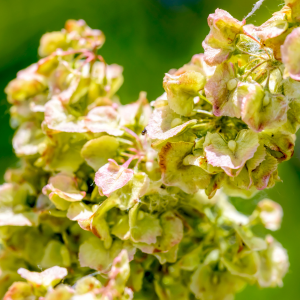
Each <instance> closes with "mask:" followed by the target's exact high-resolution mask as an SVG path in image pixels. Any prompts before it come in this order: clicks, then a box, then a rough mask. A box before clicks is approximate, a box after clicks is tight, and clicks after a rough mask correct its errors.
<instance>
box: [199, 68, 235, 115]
mask: <svg viewBox="0 0 300 300" xmlns="http://www.w3.org/2000/svg"><path fill="white" fill-rule="evenodd" d="M235 74H236V71H235V67H234V65H233V64H232V63H223V64H221V65H219V66H218V67H217V68H216V70H215V72H214V74H213V75H212V76H211V77H210V79H209V80H208V82H207V83H206V85H205V88H204V89H205V94H206V97H207V99H208V100H210V101H211V103H212V105H213V113H214V115H216V116H229V117H236V118H239V117H240V107H239V103H238V100H237V95H236V88H234V89H232V90H229V89H228V82H229V81H233V80H236V79H235V77H236V75H235ZM233 82H234V81H233ZM236 85H238V82H237V80H236Z"/></svg>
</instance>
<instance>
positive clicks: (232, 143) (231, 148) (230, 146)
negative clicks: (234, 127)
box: [228, 140, 236, 152]
mask: <svg viewBox="0 0 300 300" xmlns="http://www.w3.org/2000/svg"><path fill="white" fill-rule="evenodd" d="M228 148H229V149H230V150H231V151H232V152H234V151H235V148H236V142H235V141H234V140H230V141H229V142H228Z"/></svg>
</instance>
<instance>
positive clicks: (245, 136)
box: [0, 10, 295, 300]
mask: <svg viewBox="0 0 300 300" xmlns="http://www.w3.org/2000/svg"><path fill="white" fill-rule="evenodd" d="M220 15H221V17H220ZM214 18H215V19H216V20H214ZM209 20H212V23H210V25H211V26H212V32H211V34H210V35H209V36H208V38H207V39H206V40H205V43H206V45H208V46H207V48H206V53H205V54H204V55H196V56H194V58H193V61H192V63H191V64H188V65H185V66H184V67H183V68H181V69H179V70H178V71H175V72H173V74H172V75H167V76H166V78H165V80H164V87H165V89H166V95H163V96H162V97H160V98H159V99H158V100H156V101H155V102H154V107H155V109H154V111H153V112H152V109H151V107H150V105H149V104H148V102H147V99H146V94H145V93H143V92H142V93H140V97H139V99H138V100H137V101H136V102H133V103H131V104H127V105H121V104H120V101H119V99H118V97H117V96H116V94H115V93H116V92H117V90H118V88H119V87H120V85H121V83H122V81H123V79H122V68H121V67H120V66H117V65H108V64H106V62H105V61H104V59H103V57H102V56H101V55H99V54H98V49H99V48H100V46H101V45H102V44H103V42H104V36H103V34H102V33H101V32H100V31H98V30H92V29H90V28H89V27H88V26H87V25H86V24H85V23H84V22H83V21H68V22H67V23H66V26H65V29H64V30H62V31H61V32H54V33H48V34H46V35H45V36H43V37H42V39H41V45H40V48H39V54H40V55H41V56H45V57H44V58H42V59H41V60H40V61H39V62H38V63H36V64H34V65H32V66H30V67H29V68H27V69H25V70H23V71H20V72H19V73H18V75H17V78H16V79H14V80H13V81H12V82H11V83H9V85H8V86H7V88H6V93H7V95H8V100H9V102H10V103H11V104H12V107H11V123H12V126H14V127H16V128H17V131H16V133H15V136H14V139H13V146H14V149H15V153H16V154H17V156H18V157H20V167H19V168H18V169H10V170H8V171H7V172H6V174H5V180H6V183H5V184H4V185H2V186H0V245H1V249H0V294H1V295H2V294H4V293H5V292H6V290H7V289H8V287H9V285H10V284H11V283H13V282H14V284H13V285H12V286H11V287H10V288H9V290H8V291H7V292H6V294H5V296H4V299H5V300H11V299H16V298H17V297H19V295H25V296H24V297H25V299H45V300H51V299H57V300H65V299H66V300H69V299H70V300H76V299H102V300H107V299H112V300H125V299H132V298H133V297H134V299H144V300H152V299H160V300H171V299H176V298H178V299H179V298H180V299H183V300H188V299H191V297H192V298H193V297H196V298H197V299H201V300H222V299H232V298H233V297H234V295H235V293H237V292H238V291H240V290H242V289H243V287H244V286H245V285H246V284H247V283H250V284H257V285H259V286H260V287H273V286H278V285H279V286H280V285H282V278H283V276H284V275H285V274H286V272H287V269H288V265H289V264H288V257H287V253H286V251H285V249H284V248H283V247H282V246H281V244H280V243H278V242H277V241H276V240H275V239H274V238H273V237H272V236H271V235H269V234H268V235H266V236H256V235H255V234H254V233H253V230H252V227H253V226H256V227H261V228H264V229H268V230H273V231H274V230H277V229H279V227H280V224H281V218H282V209H281V207H280V206H279V205H278V204H276V203H274V202H273V201H271V200H268V199H265V200H262V201H261V202H259V203H258V205H257V207H256V209H255V210H254V212H253V213H252V214H251V215H250V216H246V215H243V214H241V213H239V212H238V211H237V210H236V209H235V207H234V206H233V205H232V204H231V203H230V202H229V200H228V198H227V196H226V195H225V194H224V193H223V192H222V191H217V189H218V188H220V187H223V188H224V190H225V191H230V192H232V191H233V192H235V193H236V194H243V195H250V194H252V192H253V189H254V188H255V189H262V188H265V187H267V186H268V187H270V186H271V185H272V184H273V183H274V182H275V181H276V180H278V175H277V164H278V162H279V161H282V160H285V159H288V158H289V157H290V156H291V154H292V149H291V146H290V144H289V146H288V148H286V144H285V142H286V141H290V140H291V141H290V143H291V144H292V145H293V141H294V139H293V137H292V136H291V133H287V132H288V131H287V129H286V130H285V129H283V128H288V127H287V125H286V122H284V121H282V123H281V121H279V119H282V120H284V116H283V115H284V114H283V113H282V107H283V106H284V105H281V104H278V103H279V102H280V101H281V100H282V101H286V100H285V99H287V96H285V95H283V94H281V96H279V95H277V94H276V97H275V96H274V95H275V94H274V91H273V90H274V87H272V88H271V86H272V84H273V85H274V83H273V81H274V79H273V77H274V76H273V75H274V74H273V72H275V71H277V69H278V70H279V73H280V64H281V63H279V62H278V61H277V62H276V67H274V70H273V69H272V68H271V67H270V65H269V64H271V62H272V64H273V63H274V61H275V59H274V60H271V59H268V58H266V56H265V55H267V54H268V55H269V56H271V55H272V53H271V50H270V49H271V48H268V49H267V48H265V47H263V48H262V49H260V48H261V47H262V46H261V44H257V45H256V44H255V43H258V42H257V41H255V42H254V45H256V46H255V47H256V48H259V50H257V53H258V54H257V53H256V52H255V55H256V56H258V58H259V59H260V60H261V61H259V64H260V65H259V66H257V65H255V67H256V68H255V69H254V70H253V71H251V72H249V70H248V69H249V68H250V67H249V66H251V69H253V68H254V66H253V65H252V63H254V64H255V61H256V60H254V61H253V62H250V61H249V62H248V61H247V59H248V58H251V59H252V56H251V55H252V54H248V53H240V52H239V51H241V50H239V48H238V46H237V45H240V44H242V42H240V43H238V42H237V40H239V41H240V39H242V38H244V39H246V41H247V43H248V42H249V41H251V42H252V40H251V38H249V41H248V35H250V34H248V35H247V34H242V32H243V26H244V24H242V23H239V22H238V21H236V20H235V19H233V18H232V17H231V16H230V15H228V14H227V13H225V12H223V11H220V10H218V11H217V12H216V14H214V15H212V16H210V17H209ZM224 20H225V21H224ZM218 22H219V23H220V24H221V25H220V24H219V23H218ZM232 24H233V25H232ZM236 24H239V26H240V29H239V30H237V29H234V28H235V27H236V26H237V25H236ZM213 26H215V27H216V26H219V27H220V29H221V30H219V29H218V30H217V31H216V28H219V27H216V28H215V27H213ZM244 27H245V26H244ZM251 28H252V27H251ZM249 30H250V29H249ZM214 31H216V32H217V34H220V33H222V36H223V35H224V37H223V40H224V39H226V38H227V36H226V35H225V33H226V34H228V35H229V36H230V39H231V40H232V41H231V43H230V44H228V43H227V44H228V45H227V46H226V47H225V46H224V45H223V44H220V47H219V46H218V45H219V44H218V43H221V42H222V38H221V37H219V36H217V37H216V36H215V35H214V34H216V33H214ZM252 31H254V29H253V28H252ZM232 32H234V38H233V37H232V34H233V33H232ZM211 39H216V41H215V42H214V43H215V44H214V43H213V42H212V40H211ZM247 43H245V44H246V46H247V45H248V44H247ZM212 45H213V46H214V48H213V47H212ZM251 45H252V44H251ZM209 47H210V50H209V49H208V48H209ZM218 47H219V48H218ZM222 47H223V48H224V49H223V48H222ZM251 47H252V46H251ZM256 48H255V49H256ZM207 49H208V50H207ZM249 51H254V50H253V49H252V48H251V49H250V50H249ZM249 53H250V52H249ZM246 61H247V63H246ZM209 64H210V65H209ZM213 64H218V66H211V65H213ZM277 64H278V66H279V67H277ZM272 66H273V65H272ZM264 68H266V70H265V72H267V73H268V74H269V73H270V74H269V75H267V77H264V79H261V80H262V81H259V82H256V83H254V79H253V78H254V77H255V76H258V75H259V76H265V75H260V73H261V72H263V70H264ZM242 69H243V70H244V71H242ZM226 70H227V71H226ZM287 72H288V71H285V73H287ZM227 73H228V74H230V76H231V75H232V74H236V75H235V76H236V77H230V76H229V75H228V74H227ZM242 73H243V74H242ZM248 73H249V74H248ZM254 73H255V74H256V75H255V74H254ZM224 74H227V75H228V76H229V77H228V76H227V75H226V76H227V77H226V76H225V75H224ZM245 74H247V75H245ZM276 74H277V73H276ZM280 74H281V73H280ZM254 75H255V76H254ZM243 76H244V78H245V81H242V78H243ZM278 76H279V75H278ZM217 78H219V79H217ZM227 79H228V80H227ZM257 80H258V79H257ZM289 80H291V79H289ZM264 82H268V83H267V84H266V83H264ZM290 82H292V81H290ZM294 85H295V83H294V82H292V83H291V85H290V88H291V89H292V86H294ZM224 86H225V87H224ZM252 86H254V87H255V88H256V87H257V89H255V91H252ZM262 86H270V88H269V91H268V94H267V92H265V91H264V90H263V91H262V92H261V93H264V95H265V94H266V95H269V103H267V100H266V99H267V98H264V100H262V101H263V102H264V103H265V104H266V105H265V106H268V105H271V104H272V103H273V102H274V103H276V105H275V106H276V108H278V107H280V109H279V111H278V110H277V112H276V113H277V115H280V117H278V118H277V117H276V118H275V117H274V118H273V115H272V113H273V110H274V108H272V109H271V110H268V112H269V113H270V114H269V115H267V114H266V113H265V112H264V113H261V115H257V114H256V111H255V116H258V119H259V123H260V124H264V125H259V128H260V129H255V126H256V125H255V124H257V122H256V121H254V120H253V118H251V117H249V116H248V115H243V116H241V115H242V112H241V107H240V106H238V105H237V103H238V102H237V101H238V100H237V99H238V98H239V97H240V94H241V91H244V92H243V93H244V94H243V95H244V97H245V98H247V97H248V96H249V95H248V94H249V93H248V90H249V91H251V92H253V93H250V98H251V97H252V98H251V99H252V100H251V101H252V102H253V101H254V100H253V99H254V98H255V99H257V95H256V93H257V91H256V90H259V88H258V87H260V88H262ZM224 89H225V90H224ZM272 89H273V90H272ZM209 91H210V92H211V93H210V92H209ZM233 94H234V95H235V96H233ZM214 95H215V96H214ZM216 95H221V96H222V97H223V98H222V97H221V96H220V97H219V96H218V97H217V96H216ZM253 97H254V98H253ZM264 97H265V96H264ZM274 97H275V98H276V99H277V100H274V99H275V98H274ZM222 99H223V100H222ZM247 99H248V98H247ZM217 101H223V102H224V103H225V104H224V103H223V102H222V105H221V104H217ZM239 101H240V100H239ZM243 101H244V102H243V103H246V100H245V99H244V100H243ZM247 101H248V100H247ZM249 101H250V100H249ZM255 101H256V100H255ZM259 101H260V100H259ZM289 101H290V100H289ZM220 103H221V102H220ZM280 103H281V102H280ZM291 103H293V102H292V101H291ZM235 104H236V106H234V105H235ZM245 105H246V104H245ZM245 105H244V106H245ZM247 105H248V104H247ZM272 105H273V104H272ZM265 106H264V107H265ZM248 107H251V109H252V107H253V108H254V106H253V105H250V106H249V105H248ZM272 107H273V106H272ZM287 107H288V104H286V107H285V116H286V113H287ZM291 109H292V106H291ZM291 109H289V110H288V113H287V115H289V112H290V110H291ZM238 113H239V114H240V115H238ZM262 115H264V116H266V121H264V122H262V121H261V120H262ZM277 115H276V116H277ZM271 117H272V118H273V119H272V120H273V121H274V122H273V121H272V122H269V118H271ZM247 118H248V119H247ZM275 119H276V120H275ZM253 122H254V123H253ZM268 122H269V123H268ZM273 123H276V124H277V125H278V126H277V125H276V126H277V127H276V126H275V127H276V132H275V131H274V130H273V127H272V126H273V125H272V124H273ZM147 124H148V125H147ZM249 124H251V125H249ZM253 124H254V125H253ZM270 124H271V125H270ZM252 125H253V126H252ZM146 126H147V127H146ZM261 126H265V127H268V126H271V129H265V127H261ZM145 127H146V129H145V130H144V128H145ZM268 128H270V127H268ZM289 128H290V127H289ZM269 130H271V131H269ZM274 136H275V137H274ZM279 137H280V138H279ZM283 137H284V138H283ZM267 141H268V142H267ZM151 143H152V144H151ZM280 145H281V146H280ZM279 146H280V147H279ZM276 147H277V148H276ZM157 150H158V151H159V154H158V155H157ZM270 170H271V171H270ZM247 180H248V181H247ZM247 182H248V184H249V186H247V187H246V183H247ZM204 190H205V192H206V194H205V192H204ZM207 195H208V196H207ZM24 245H26V246H25V247H24ZM33 249H34V251H33ZM20 267H21V269H19V268H20ZM39 268H41V269H47V270H45V271H43V272H42V273H38V272H37V271H39ZM18 269H19V270H18ZM95 271H96V272H95ZM90 274H92V275H90ZM87 275H89V276H87ZM81 277H82V279H80V278H81ZM22 278H23V279H26V280H27V282H23V281H20V280H22ZM63 278H64V284H60V285H57V284H58V283H59V282H60V281H61V280H62V279H63ZM133 295H134V296H133Z"/></svg>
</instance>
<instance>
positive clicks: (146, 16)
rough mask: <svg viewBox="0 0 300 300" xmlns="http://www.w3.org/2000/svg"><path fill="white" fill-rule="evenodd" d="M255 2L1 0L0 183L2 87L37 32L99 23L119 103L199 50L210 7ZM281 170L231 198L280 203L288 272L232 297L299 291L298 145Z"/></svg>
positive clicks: (9, 156)
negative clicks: (115, 71)
mask: <svg viewBox="0 0 300 300" xmlns="http://www.w3.org/2000/svg"><path fill="white" fill-rule="evenodd" d="M282 2H283V1H280V0H266V1H265V2H264V3H263V5H262V7H261V8H260V9H259V10H258V11H257V12H256V13H255V14H254V15H253V16H252V17H251V18H249V20H248V21H247V22H248V23H254V24H257V25H259V24H261V23H262V22H264V21H265V20H267V19H268V18H269V17H270V16H271V14H272V13H273V12H274V11H276V10H278V9H279V8H280V7H281V5H282ZM254 3H255V0H247V1H241V0H227V1H225V0H127V1H126V0H125V1H124V0H72V1H70V0H48V1H39V0H26V1H24V0H0V45H1V47H0V57H1V59H0V78H1V80H0V134H1V138H0V183H1V182H3V173H4V171H5V169H6V168H7V167H8V166H10V165H13V164H16V162H17V159H16V158H15V157H14V155H13V151H12V147H11V139H12V135H13V131H12V129H11V128H10V127H9V106H8V104H7V102H6V99H5V94H4V92H3V89H4V87H5V86H6V85H7V83H8V82H9V81H10V80H11V79H13V78H14V77H15V74H16V72H17V71H18V70H20V69H22V68H25V67H26V66H28V65H29V64H31V63H34V62H35V61H36V60H37V48H38V44H39V39H40V37H41V35H42V34H43V33H45V32H47V31H54V30H60V29H61V28H62V27H63V25H64V22H65V21H66V20H67V19H70V18H73V19H84V20H85V21H86V22H87V24H88V25H89V26H90V27H92V28H98V29H101V30H103V32H104V33H105V35H106V38H107V40H106V43H105V45H104V47H103V48H102V49H101V50H100V53H101V54H102V55H103V56H104V58H105V59H106V61H107V62H108V63H118V64H120V65H122V66H124V76H125V82H124V85H123V87H122V88H121V90H120V92H119V95H120V96H121V100H122V102H123V103H128V102H131V101H133V100H135V99H137V97H138V94H139V91H140V90H144V91H147V93H148V99H149V100H153V99H155V98H156V97H157V96H159V95H160V94H161V93H162V92H163V88H162V79H163V76H164V73H165V72H167V71H168V70H169V69H171V68H178V67H180V66H182V65H183V64H184V63H186V62H188V61H189V60H190V58H191V57H192V55H193V54H195V53H200V52H202V46H201V43H202V41H203V39H204V38H205V36H206V34H207V33H208V26H207V22H206V19H207V16H208V14H209V13H212V12H213V11H214V10H215V9H216V8H218V7H219V8H222V9H225V10H227V11H229V12H230V13H231V14H232V15H233V16H234V17H236V18H237V19H240V20H241V19H243V17H244V16H245V15H247V14H248V12H249V11H250V10H251V8H252V6H253V4H254ZM280 175H281V178H282V180H283V183H278V184H277V185H276V187H275V188H273V189H272V190H270V191H263V192H261V193H260V194H258V195H257V196H256V197H255V198H253V199H251V200H242V199H232V200H233V202H234V204H235V205H236V206H237V207H238V208H239V209H241V210H242V211H244V212H245V213H248V212H250V211H251V210H252V209H253V208H254V206H255V205H256V203H257V202H258V200H260V199H263V198H266V197H270V198H271V199H273V200H275V201H277V202H279V203H280V204H281V205H282V207H283V209H284V213H285V217H284V219H283V225H282V229H281V230H280V231H279V232H276V233H275V234H274V236H275V237H276V238H277V239H278V240H279V241H280V242H281V243H282V244H283V245H284V247H286V248H287V249H288V253H289V256H290V263H291V267H290V271H289V273H288V274H287V276H286V278H285V279H284V287H283V288H275V289H265V290H259V289H258V288H256V287H248V288H246V290H245V291H243V292H242V293H241V294H239V295H238V296H237V299H243V300H250V299H251V300H253V299H256V300H262V299H273V300H276V299H299V298H300V285H299V279H298V278H299V277H300V259H299V255H298V251H299V250H298V249H299V248H300V233H299V229H300V217H299V212H300V201H298V200H300V196H299V194H300V145H298V146H297V147H296V151H295V155H294V157H293V158H292V159H291V160H290V161H289V162H288V163H284V164H282V165H281V166H280ZM298 297H299V298H298Z"/></svg>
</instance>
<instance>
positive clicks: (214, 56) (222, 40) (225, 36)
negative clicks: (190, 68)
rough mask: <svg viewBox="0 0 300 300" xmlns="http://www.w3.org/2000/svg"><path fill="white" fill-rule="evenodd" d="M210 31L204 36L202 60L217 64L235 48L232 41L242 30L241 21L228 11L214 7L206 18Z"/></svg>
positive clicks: (209, 63)
mask: <svg viewBox="0 0 300 300" xmlns="http://www.w3.org/2000/svg"><path fill="white" fill-rule="evenodd" d="M207 23H208V26H209V27H210V33H209V34H208V36H207V37H206V38H205V40H204V42H203V43H202V46H203V48H204V51H205V52H204V60H205V62H206V63H207V64H208V65H217V64H220V63H222V62H223V61H225V60H226V59H227V58H228V57H229V55H230V52H232V51H233V50H234V48H235V45H234V41H235V38H236V37H237V35H238V34H240V33H242V32H243V25H244V23H243V22H240V21H238V20H236V19H235V18H233V17H232V16H231V15H230V14H229V13H228V12H226V11H224V10H222V9H216V11H215V13H214V14H210V15H209V16H208V19H207Z"/></svg>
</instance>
